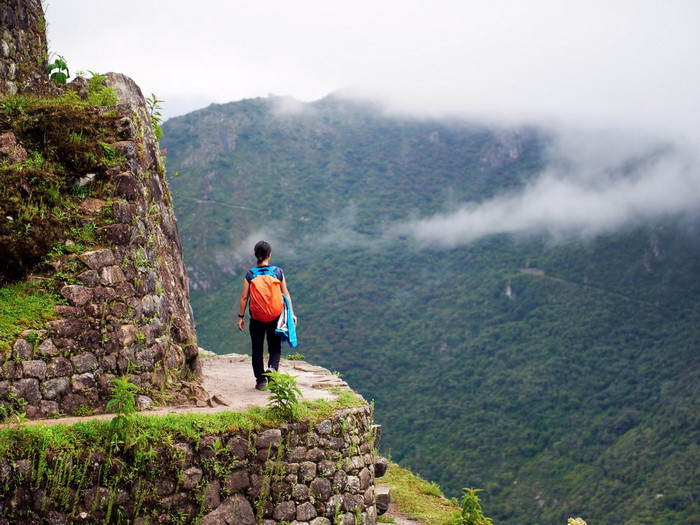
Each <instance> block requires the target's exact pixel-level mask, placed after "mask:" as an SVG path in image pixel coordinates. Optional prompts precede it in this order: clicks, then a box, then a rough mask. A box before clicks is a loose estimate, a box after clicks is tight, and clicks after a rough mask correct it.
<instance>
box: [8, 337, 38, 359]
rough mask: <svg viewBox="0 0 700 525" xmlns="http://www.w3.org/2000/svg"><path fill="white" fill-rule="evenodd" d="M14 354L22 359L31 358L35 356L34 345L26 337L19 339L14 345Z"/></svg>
mask: <svg viewBox="0 0 700 525" xmlns="http://www.w3.org/2000/svg"><path fill="white" fill-rule="evenodd" d="M13 348H14V355H16V356H17V357H19V358H20V359H21V360H25V359H31V358H32V357H33V356H34V345H32V343H30V342H29V341H27V340H26V339H17V341H15V344H14V346H13Z"/></svg>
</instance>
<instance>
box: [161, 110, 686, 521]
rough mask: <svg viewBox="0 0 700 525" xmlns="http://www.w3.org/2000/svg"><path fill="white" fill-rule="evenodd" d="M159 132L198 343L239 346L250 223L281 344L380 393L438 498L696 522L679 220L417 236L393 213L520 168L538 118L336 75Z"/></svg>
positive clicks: (389, 430) (402, 448)
mask: <svg viewBox="0 0 700 525" xmlns="http://www.w3.org/2000/svg"><path fill="white" fill-rule="evenodd" d="M164 131H165V134H164V137H163V140H162V146H163V147H164V148H166V149H167V157H168V170H169V173H170V174H171V178H170V184H171V187H172V189H173V191H174V200H175V204H176V213H177V215H178V220H179V228H180V234H181V237H182V239H183V250H184V253H185V259H186V261H187V265H188V272H189V276H190V281H191V288H192V300H193V308H194V313H195V319H196V322H197V329H198V337H199V341H200V344H201V346H203V347H205V348H208V349H210V350H214V351H216V352H220V353H224V352H231V351H235V352H240V353H247V352H248V346H249V339H248V337H247V334H240V333H237V331H234V321H235V314H236V312H237V308H238V296H239V293H240V286H241V282H242V279H243V274H244V272H245V271H246V270H247V268H248V267H250V266H251V265H252V264H254V260H253V258H252V246H253V244H254V243H255V242H256V241H257V240H259V239H261V238H265V239H267V240H269V241H270V242H271V243H272V244H273V263H274V264H278V265H279V266H281V267H283V268H284V269H285V273H286V275H287V279H288V283H289V288H290V291H291V293H292V296H293V299H294V306H295V310H296V313H297V315H298V317H299V336H300V341H301V342H300V346H299V348H298V350H299V352H300V353H302V354H303V355H304V356H306V359H307V360H309V361H311V362H314V363H318V364H320V365H323V366H325V367H327V368H329V369H331V370H337V371H339V372H340V373H342V375H343V377H344V378H345V379H346V380H347V381H348V382H349V383H350V385H351V386H352V387H353V388H354V389H356V390H357V391H359V392H360V393H362V394H363V395H364V396H365V397H366V398H368V399H374V400H375V419H376V420H377V422H379V423H381V424H382V425H383V427H384V430H383V435H382V448H383V452H384V453H387V454H390V455H391V457H392V459H393V460H395V461H396V462H398V463H400V464H402V465H403V466H409V467H411V468H412V469H413V470H414V471H415V472H417V473H419V474H421V475H422V476H423V477H426V478H428V479H430V480H433V481H435V482H437V483H438V484H440V486H441V487H442V488H443V489H444V490H445V492H446V493H448V494H450V495H458V494H459V492H460V489H461V488H462V487H467V486H468V487H480V488H484V489H485V492H484V493H482V494H483V497H482V500H483V501H484V509H485V512H486V514H487V515H490V516H492V517H493V518H494V520H495V522H496V523H507V524H516V523H518V524H520V523H532V524H540V523H553V524H554V523H565V522H566V518H567V517H571V516H583V517H584V518H586V519H588V520H590V521H589V523H629V524H633V523H634V524H637V523H698V522H700V511H698V505H697V501H698V484H697V480H698V465H699V464H700V457H699V454H698V435H699V434H698V414H699V411H698V402H697V400H698V398H699V397H698V389H699V387H698V385H699V384H700V381H699V378H698V360H697V355H698V347H699V345H700V300H699V299H700V283H699V282H698V276H700V236H699V235H698V233H697V232H698V228H697V226H698V225H697V221H696V220H692V219H691V220H688V218H685V219H684V220H683V221H680V220H679V218H678V217H676V216H666V217H664V218H663V219H659V220H658V221H656V222H654V223H649V224H642V223H640V224H637V225H636V226H634V227H626V228H625V229H621V230H618V231H615V232H614V233H608V234H606V235H599V236H595V237H588V238H586V239H585V240H581V239H576V238H570V239H568V240H566V241H563V240H560V241H557V242H554V241H552V240H550V239H549V238H548V237H546V236H544V235H537V234H530V235H528V236H526V237H524V236H511V235H505V234H501V235H490V236H483V237H480V238H478V239H476V240H474V241H473V242H471V243H468V244H460V245H446V244H441V243H439V242H437V240H436V242H435V243H430V242H428V243H426V242H421V243H419V242H416V241H415V240H413V239H412V237H411V236H410V235H409V234H406V233H405V230H401V229H397V228H396V226H397V225H399V224H403V223H405V222H406V221H409V220H416V219H420V218H424V217H428V216H431V215H433V214H435V213H439V212H444V211H446V210H451V209H455V208H456V207H458V206H459V205H460V204H462V203H464V202H484V201H487V200H489V199H491V198H492V197H497V196H500V195H508V194H513V193H514V192H517V191H518V190H519V189H521V188H523V187H525V186H527V185H528V184H529V182H530V181H532V180H533V179H534V178H536V177H537V176H538V175H539V174H540V173H541V172H542V171H543V170H544V169H546V167H547V163H548V158H547V156H546V155H545V151H546V147H547V144H548V141H549V138H548V136H547V134H546V133H544V132H542V131H540V130H537V129H530V128H521V129H490V128H486V127H483V126H478V125H470V124H467V123H464V122H457V121H452V122H446V121H435V120H416V119H409V118H403V117H398V116H389V115H386V114H383V113H382V112H381V110H380V108H377V107H372V106H368V105H361V104H358V103H354V102H350V101H347V100H343V99H339V98H337V97H333V96H331V97H328V98H326V99H323V100H320V101H318V102H316V103H312V104H299V103H294V102H293V101H290V100H288V99H281V98H267V99H255V100H245V101H241V102H236V103H231V104H225V105H213V106H210V107H209V108H206V109H203V110H200V111H196V112H193V113H190V114H188V115H185V116H183V117H178V118H173V119H170V120H168V121H167V122H166V123H165V125H164ZM630 169H631V168H630ZM397 231H402V232H404V233H396V232H397ZM251 387H252V375H251Z"/></svg>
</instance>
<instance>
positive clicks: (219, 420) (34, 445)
mask: <svg viewBox="0 0 700 525" xmlns="http://www.w3.org/2000/svg"><path fill="white" fill-rule="evenodd" d="M364 405H366V402H365V400H364V399H362V397H360V396H358V395H357V394H355V393H354V392H350V391H337V397H336V398H335V399H333V400H330V401H329V400H324V399H321V400H316V401H305V402H303V403H301V404H300V419H301V420H308V421H311V422H318V421H321V420H323V419H326V418H328V417H330V416H331V415H332V414H333V412H334V411H335V410H340V409H344V408H356V407H361V406H364ZM279 423H281V421H280V419H279V418H277V417H276V416H275V415H274V413H272V412H271V411H269V410H266V409H264V408H261V407H253V408H250V409H248V410H246V411H244V412H231V411H222V412H215V413H211V414H201V413H173V414H167V415H144V414H136V416H135V418H134V427H133V431H134V433H135V434H138V435H140V436H145V439H144V440H142V442H141V443H142V444H144V445H146V444H147V445H152V446H155V445H158V444H162V443H168V442H171V441H172V440H173V439H178V438H179V439H185V440H188V441H196V440H197V439H199V438H201V437H202V436H206V435H215V434H225V433H231V432H236V431H240V430H243V431H256V430H260V429H261V428H263V427H266V426H275V425H278V424H279ZM111 437H112V431H111V427H110V421H109V420H106V419H104V418H98V417H96V418H92V419H87V420H86V421H83V422H79V423H73V424H64V423H56V424H51V425H45V424H30V425H20V426H9V425H8V426H5V427H4V428H0V457H12V456H13V455H15V454H17V453H20V454H22V455H26V451H27V450H31V449H37V450H41V449H48V450H65V447H66V446H67V445H68V444H70V446H68V449H69V450H74V451H80V450H87V449H101V448H104V449H105V450H106V449H107V448H108V447H109V443H110V440H111Z"/></svg>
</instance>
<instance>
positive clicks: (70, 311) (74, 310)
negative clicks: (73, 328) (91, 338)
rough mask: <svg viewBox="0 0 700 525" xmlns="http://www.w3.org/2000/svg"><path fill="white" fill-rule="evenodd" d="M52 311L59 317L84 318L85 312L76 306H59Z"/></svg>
mask: <svg viewBox="0 0 700 525" xmlns="http://www.w3.org/2000/svg"><path fill="white" fill-rule="evenodd" d="M54 311H55V312H56V314H57V315H59V316H61V317H85V312H84V311H83V310H82V309H81V308H78V307H77V306H66V305H63V304H59V305H56V306H54Z"/></svg>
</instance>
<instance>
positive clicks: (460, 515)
mask: <svg viewBox="0 0 700 525" xmlns="http://www.w3.org/2000/svg"><path fill="white" fill-rule="evenodd" d="M462 492H464V494H463V495H462V501H461V502H459V505H460V507H462V509H461V510H460V511H457V512H456V513H455V524H456V525H490V524H491V523H493V522H492V521H491V518H487V517H486V516H484V512H483V510H482V509H481V501H479V496H477V495H476V493H477V492H481V489H470V488H463V489H462Z"/></svg>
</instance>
